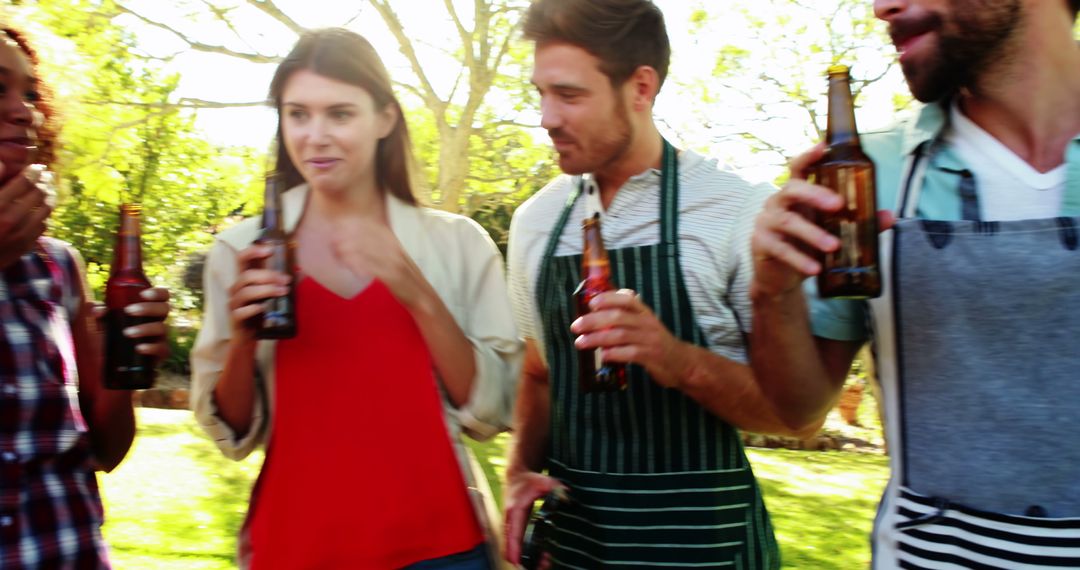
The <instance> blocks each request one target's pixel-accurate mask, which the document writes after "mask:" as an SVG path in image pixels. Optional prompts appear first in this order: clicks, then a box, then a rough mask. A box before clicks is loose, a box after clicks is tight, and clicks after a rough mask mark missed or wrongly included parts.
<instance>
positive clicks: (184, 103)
mask: <svg viewBox="0 0 1080 570" xmlns="http://www.w3.org/2000/svg"><path fill="white" fill-rule="evenodd" d="M80 103H83V104H85V105H117V106H121V107H142V108H149V109H165V110H171V109H230V108H233V107H265V106H266V101H241V102H237V103H229V102H225V101H207V100H206V99H196V98H194V97H181V98H180V99H178V100H177V101H176V102H175V103H170V102H167V101H166V102H150V103H147V102H143V101H112V100H101V101H93V100H83V101H80Z"/></svg>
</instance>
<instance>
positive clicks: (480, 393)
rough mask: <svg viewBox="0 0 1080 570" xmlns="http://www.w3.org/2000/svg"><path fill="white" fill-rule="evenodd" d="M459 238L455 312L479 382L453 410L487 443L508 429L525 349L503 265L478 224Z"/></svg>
mask: <svg viewBox="0 0 1080 570" xmlns="http://www.w3.org/2000/svg"><path fill="white" fill-rule="evenodd" d="M465 220H466V221H465V223H463V224H461V228H460V231H459V232H458V237H459V239H460V242H461V243H460V244H459V245H460V249H459V250H460V251H462V252H463V253H464V255H463V256H462V258H461V260H460V263H459V264H458V267H455V268H452V270H453V271H455V272H459V273H460V275H459V276H458V277H457V280H458V281H459V283H460V286H461V290H460V291H459V292H458V295H457V299H459V300H460V302H461V306H460V307H451V312H452V313H453V314H454V315H455V318H456V319H457V321H458V325H459V326H460V327H461V328H462V330H463V332H464V333H465V337H466V338H468V340H469V342H470V343H472V345H473V352H474V355H475V359H476V377H475V378H474V379H473V385H472V392H471V393H470V395H469V400H468V402H467V403H466V404H465V405H464V406H462V407H460V408H458V409H453V410H451V412H450V413H452V414H453V415H454V416H455V417H456V418H457V420H458V422H459V423H460V424H461V427H462V430H463V431H464V432H465V433H466V434H468V435H469V437H472V438H474V439H479V440H483V439H488V438H490V437H493V436H494V435H496V434H498V433H499V432H502V431H505V430H507V429H509V427H510V420H511V415H512V412H513V407H514V399H515V396H516V393H517V379H518V375H519V373H520V369H521V360H522V356H523V353H524V344H523V342H522V340H521V338H520V337H519V335H518V332H517V327H516V326H515V323H514V319H513V311H512V309H511V306H510V299H509V296H508V293H507V287H506V278H505V274H504V271H503V260H502V256H501V255H500V253H499V250H498V248H496V247H495V243H494V242H493V241H491V238H490V237H489V236H488V235H487V232H485V231H484V230H483V229H482V228H481V227H480V226H479V225H478V224H476V223H475V222H473V221H472V220H468V219H465Z"/></svg>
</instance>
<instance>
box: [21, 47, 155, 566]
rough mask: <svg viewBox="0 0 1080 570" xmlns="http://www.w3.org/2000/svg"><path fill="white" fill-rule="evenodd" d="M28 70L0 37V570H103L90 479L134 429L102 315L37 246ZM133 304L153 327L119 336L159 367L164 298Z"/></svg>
mask: <svg viewBox="0 0 1080 570" xmlns="http://www.w3.org/2000/svg"><path fill="white" fill-rule="evenodd" d="M36 64H37V58H36V55H35V53H34V51H33V50H32V49H31V48H30V47H29V45H28V44H27V42H26V40H25V38H24V37H23V36H22V35H20V34H19V33H18V32H16V31H14V30H11V29H8V28H3V29H2V30H0V569H9V568H62V569H68V568H70V569H84V568H86V569H96V568H108V567H109V563H108V559H107V555H106V549H105V545H104V542H103V540H102V537H101V530H100V528H101V523H102V506H101V498H100V496H99V495H98V489H97V479H96V476H95V471H97V470H103V471H109V470H111V469H112V468H114V467H116V465H117V464H119V463H120V461H121V460H122V459H123V457H124V455H125V454H126V453H127V450H128V448H129V447H130V446H131V440H132V438H133V437H134V435H135V417H134V413H133V410H132V407H131V394H130V393H128V392H126V391H111V390H105V389H103V387H102V378H101V375H102V374H101V372H102V369H103V366H102V362H101V359H102V355H103V351H102V343H103V340H102V335H101V334H100V330H99V328H98V325H97V322H96V321H97V319H98V318H100V316H101V314H102V313H101V310H100V308H98V307H97V306H96V304H95V303H93V302H92V301H91V300H90V299H89V296H88V293H87V287H86V284H85V281H84V279H83V271H82V261H81V259H80V257H79V255H78V254H77V253H76V252H75V250H74V249H72V248H71V246H69V245H68V244H66V243H64V242H61V241H59V240H56V239H53V238H49V237H44V236H43V235H42V234H43V232H44V230H45V220H46V219H47V218H48V217H49V214H50V213H51V212H52V206H51V192H50V189H49V187H48V184H47V181H46V180H45V179H44V178H45V176H43V173H45V170H46V168H48V167H49V165H50V164H51V163H52V161H53V158H54V156H55V154H54V153H55V148H54V146H53V145H54V142H55V135H56V130H55V116H54V114H53V111H52V108H51V107H50V105H49V102H48V97H47V96H46V93H47V92H46V89H45V88H44V85H43V84H42V82H41V81H40V80H39V78H38V77H37V75H36V66H37V65H36ZM143 299H144V300H145V301H146V302H143V303H137V304H135V305H132V306H131V307H129V311H131V312H133V313H134V314H139V315H143V316H147V317H152V318H156V320H155V321H154V322H151V323H148V324H144V325H140V326H138V327H133V328H132V329H131V330H129V331H127V333H126V334H127V335H128V336H130V337H153V338H154V339H157V340H156V341H155V342H148V343H147V344H141V345H139V347H138V350H139V351H140V352H143V353H146V354H152V355H155V356H158V357H159V358H160V357H163V356H165V354H166V353H167V352H168V347H167V345H166V343H165V342H164V340H162V339H164V338H165V332H166V330H165V324H164V323H163V322H162V321H163V320H164V318H165V316H166V315H167V313H168V309H169V306H168V302H167V301H168V291H166V290H164V289H150V290H148V291H147V292H145V293H144V294H143ZM148 340H150V339H149V338H148Z"/></svg>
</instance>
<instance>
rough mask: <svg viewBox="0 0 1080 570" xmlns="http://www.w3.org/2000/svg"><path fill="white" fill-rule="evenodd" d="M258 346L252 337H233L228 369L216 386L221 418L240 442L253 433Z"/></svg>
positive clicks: (217, 403) (226, 358)
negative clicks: (250, 431)
mask: <svg viewBox="0 0 1080 570" xmlns="http://www.w3.org/2000/svg"><path fill="white" fill-rule="evenodd" d="M241 334H244V333H241ZM248 334H250V333H248ZM256 346H257V344H256V341H255V339H254V338H250V337H249V336H244V337H242V338H233V339H232V341H230V343H229V351H228V353H227V355H226V357H225V366H224V368H223V369H222V371H221V375H220V376H219V377H218V379H217V384H215V385H214V404H215V405H216V407H217V412H218V416H219V417H220V418H221V420H222V421H223V422H225V423H226V424H227V425H228V426H229V428H230V429H232V430H233V433H235V434H236V437H237V438H238V439H239V438H242V437H244V435H246V434H247V433H248V431H249V430H251V423H252V417H253V415H254V408H255V348H256Z"/></svg>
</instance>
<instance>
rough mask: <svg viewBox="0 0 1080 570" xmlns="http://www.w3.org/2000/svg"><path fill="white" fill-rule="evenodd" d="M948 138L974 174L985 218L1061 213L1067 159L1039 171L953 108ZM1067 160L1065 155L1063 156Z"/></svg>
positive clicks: (1027, 217) (998, 218)
mask: <svg viewBox="0 0 1080 570" xmlns="http://www.w3.org/2000/svg"><path fill="white" fill-rule="evenodd" d="M950 119H951V123H950V128H949V130H948V132H946V133H945V141H946V142H947V143H948V144H949V145H950V146H952V147H953V149H954V150H955V151H956V154H957V156H958V157H959V158H960V160H961V161H962V162H963V163H964V164H966V165H967V167H968V169H969V170H970V171H971V173H972V174H973V175H974V176H975V185H976V188H977V189H978V195H979V208H980V210H981V213H982V217H983V219H984V220H1001V221H1004V220H1025V219H1036V218H1053V217H1056V216H1059V215H1061V205H1062V201H1063V199H1064V196H1065V169H1066V168H1065V163H1064V162H1062V164H1061V165H1060V166H1058V167H1056V168H1054V169H1053V170H1051V171H1049V172H1039V171H1038V170H1035V169H1034V168H1032V166H1031V165H1030V164H1028V163H1027V162H1025V161H1024V159H1022V158H1020V157H1019V156H1017V155H1016V153H1014V152H1013V151H1011V150H1009V148H1008V147H1007V146H1005V145H1004V144H1002V143H1001V141H999V140H997V139H996V138H994V137H993V135H991V134H990V133H988V132H986V131H984V130H983V129H982V127H980V126H979V125H976V124H975V123H974V122H972V121H971V119H968V118H967V117H965V116H964V114H963V113H962V112H960V109H959V107H958V106H957V105H955V104H954V105H953V106H952V108H951V109H950ZM1062 159H1063V160H1064V157H1062Z"/></svg>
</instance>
